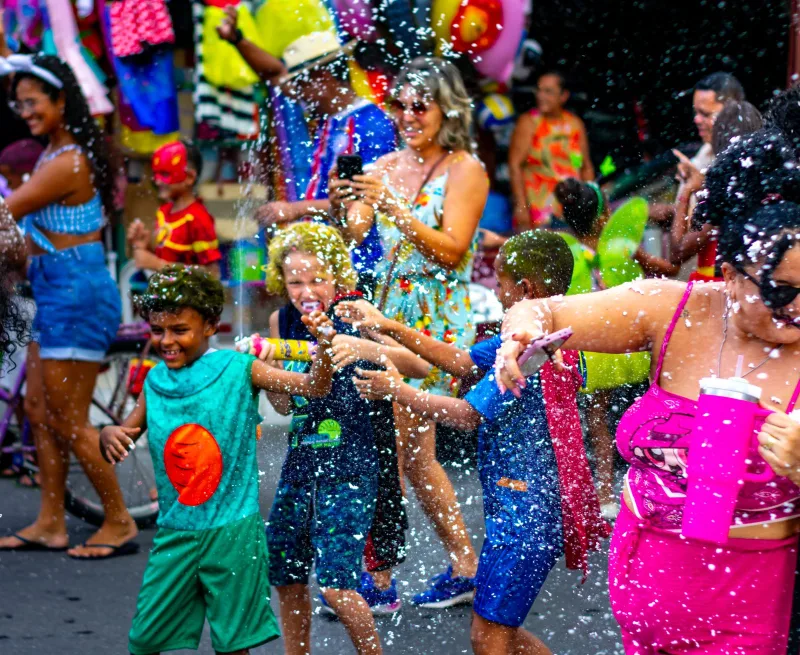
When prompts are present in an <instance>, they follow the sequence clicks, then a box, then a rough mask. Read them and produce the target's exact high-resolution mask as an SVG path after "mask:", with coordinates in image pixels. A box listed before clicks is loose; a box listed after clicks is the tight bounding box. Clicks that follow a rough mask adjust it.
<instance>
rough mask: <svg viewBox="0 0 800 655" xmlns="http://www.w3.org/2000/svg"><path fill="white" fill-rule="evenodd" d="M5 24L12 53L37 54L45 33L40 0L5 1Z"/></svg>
mask: <svg viewBox="0 0 800 655" xmlns="http://www.w3.org/2000/svg"><path fill="white" fill-rule="evenodd" d="M4 5H5V11H4V12H3V22H4V23H5V30H6V39H7V41H8V47H9V48H11V50H12V51H14V52H17V51H19V50H25V49H26V50H30V51H31V52H36V51H37V50H39V47H40V46H41V44H42V34H43V33H44V14H43V3H42V2H40V1H39V0H5V2H4Z"/></svg>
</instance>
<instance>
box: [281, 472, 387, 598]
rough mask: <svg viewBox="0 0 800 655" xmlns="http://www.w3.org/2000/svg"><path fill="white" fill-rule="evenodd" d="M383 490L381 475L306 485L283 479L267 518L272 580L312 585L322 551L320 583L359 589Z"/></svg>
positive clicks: (324, 585) (317, 571)
mask: <svg viewBox="0 0 800 655" xmlns="http://www.w3.org/2000/svg"><path fill="white" fill-rule="evenodd" d="M377 489H378V482H377V479H375V478H360V479H358V480H353V481H350V482H318V481H314V480H312V481H310V482H308V483H305V484H299V483H294V482H292V483H286V482H284V481H283V480H281V482H280V483H279V484H278V490H277V492H276V494H275V500H274V502H273V503H272V511H271V512H270V515H269V521H268V522H267V545H268V546H269V580H270V582H271V583H272V584H273V585H275V586H277V587H280V586H285V585H290V584H308V577H309V574H310V573H311V565H312V563H313V562H314V558H315V555H316V566H315V571H316V574H317V583H318V584H319V586H320V587H329V588H331V589H356V588H357V587H358V583H359V582H360V580H361V570H362V566H361V558H362V555H363V554H364V545H365V544H366V540H367V535H368V534H369V530H370V527H371V526H372V518H373V515H374V514H375V497H376V495H377Z"/></svg>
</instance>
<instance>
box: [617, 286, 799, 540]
mask: <svg viewBox="0 0 800 655" xmlns="http://www.w3.org/2000/svg"><path fill="white" fill-rule="evenodd" d="M692 286H693V285H692V283H691V282H690V283H689V285H688V286H687V288H686V293H685V294H684V296H683V298H682V299H681V302H680V304H679V305H678V309H677V311H676V312H675V315H674V316H673V317H672V321H671V322H670V325H669V328H668V329H667V333H666V334H665V335H664V342H663V343H662V344H661V352H660V353H659V355H658V362H657V364H656V370H655V377H654V378H653V382H652V383H651V384H650V388H649V389H648V390H647V392H646V393H645V394H644V395H643V396H642V397H641V398H638V399H637V400H636V401H635V402H634V403H633V405H631V407H630V408H629V409H628V411H627V412H625V414H624V415H623V417H622V419H621V420H620V423H619V427H618V428H617V448H619V451H620V453H621V454H622V456H623V457H624V458H625V460H626V461H627V462H628V463H629V464H630V465H631V466H630V468H629V469H628V472H627V473H626V474H625V487H626V488H627V490H628V494H629V497H630V499H631V501H632V502H633V505H634V512H635V513H636V515H637V516H638V517H639V518H640V519H644V520H646V521H647V522H648V523H649V524H650V525H652V526H653V527H655V528H658V529H662V530H672V531H680V529H681V522H682V521H683V505H684V502H685V499H686V470H687V466H688V463H689V443H690V439H691V432H692V428H693V425H694V416H695V413H696V411H697V402H696V401H694V400H690V399H689V398H685V397H683V396H679V395H677V394H674V393H671V392H669V391H666V390H665V389H663V388H661V387H660V386H659V384H658V383H659V381H660V376H661V367H662V364H663V362H664V354H665V353H666V351H667V345H668V343H669V340H670V337H671V336H672V332H673V330H674V329H675V325H676V323H677V321H678V317H679V316H680V314H681V312H682V311H683V308H684V306H685V305H686V302H687V301H688V300H689V296H690V295H691V292H692ZM798 385H800V382H798ZM792 409H793V408H792V407H789V408H788V411H791V410H792ZM762 424H763V419H757V422H756V432H758V431H759V430H760V428H761V426H762ZM757 447H758V443H757V441H756V440H755V435H754V437H753V445H752V446H751V452H750V457H751V459H752V460H753V462H754V464H753V472H754V473H757V472H759V471H760V470H763V467H766V466H768V465H767V463H766V462H764V460H763V459H762V458H761V456H760V455H759V454H758V450H757ZM798 498H800V488H798V487H797V486H796V485H795V484H793V483H792V482H790V481H789V480H788V479H787V478H779V477H775V478H774V479H773V480H771V481H770V482H759V483H754V482H745V484H744V485H743V487H742V490H741V493H740V494H739V498H738V500H737V502H736V512H735V514H734V518H733V525H747V524H752V523H766V522H770V521H780V520H785V519H788V518H792V517H795V516H800V503H794V502H793V501H795V500H797V499H798Z"/></svg>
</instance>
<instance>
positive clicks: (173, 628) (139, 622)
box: [100, 264, 335, 655]
mask: <svg viewBox="0 0 800 655" xmlns="http://www.w3.org/2000/svg"><path fill="white" fill-rule="evenodd" d="M138 300H139V302H138V304H139V308H140V310H141V312H142V315H143V316H144V318H145V319H146V320H147V321H148V323H149V324H150V331H151V335H152V340H153V346H154V348H155V349H156V351H157V352H158V354H159V355H160V356H161V358H162V361H161V362H160V363H159V364H158V365H157V366H156V367H155V368H154V369H153V370H152V371H150V373H149V374H148V376H147V378H146V380H145V384H144V392H143V393H142V394H141V395H140V396H139V400H138V402H137V404H136V407H135V408H134V410H133V412H132V413H131V414H130V416H128V417H127V418H126V419H125V422H124V423H123V425H121V426H109V427H106V428H104V429H103V431H102V433H101V435H100V449H101V452H102V454H103V457H104V458H105V459H106V460H107V461H110V462H120V461H122V460H124V459H125V458H126V457H127V455H128V452H129V451H130V450H132V449H133V448H134V441H135V440H136V438H137V437H138V436H139V435H140V434H141V433H142V432H143V431H144V430H147V431H148V443H149V446H150V454H151V457H152V460H153V469H154V473H155V478H156V485H157V487H158V504H159V517H158V526H159V530H158V533H157V534H156V536H155V539H154V546H153V549H152V551H151V552H150V559H149V560H148V563H147V569H146V571H145V574H144V580H143V582H142V588H141V590H140V592H139V599H138V602H137V609H136V615H135V616H134V618H133V625H132V626H131V631H130V637H129V650H130V652H131V653H132V654H133V655H149V654H151V653H159V652H161V651H165V650H177V649H181V648H195V649H196V648H197V646H198V643H199V641H200V635H201V633H202V630H203V624H204V623H205V620H206V618H208V622H209V624H210V626H211V642H212V644H213V646H214V650H216V651H217V652H218V653H230V654H232V655H233V654H236V655H246V654H247V653H248V652H249V649H250V648H254V647H255V646H258V645H259V644H262V643H264V642H267V641H270V640H272V639H275V638H276V637H277V636H278V626H277V623H276V621H275V616H274V615H273V613H272V609H271V608H270V589H269V578H268V575H267V569H268V562H267V544H266V539H265V536H264V527H263V521H262V519H261V515H260V513H259V507H258V463H257V461H256V439H257V432H258V426H259V423H260V422H261V418H260V416H259V415H258V394H259V391H260V390H261V389H265V390H267V391H273V392H283V393H299V394H303V395H305V396H309V397H315V396H321V395H326V394H327V393H328V392H329V391H330V388H331V376H332V357H331V352H330V346H331V340H332V339H333V336H334V334H335V333H334V332H333V330H332V327H331V321H330V319H328V318H327V317H326V316H324V315H323V314H321V313H319V312H316V313H314V314H310V315H309V316H305V317H303V323H304V324H305V325H306V327H307V328H308V330H309V332H310V333H311V334H312V335H313V336H314V338H315V339H316V340H317V341H318V343H319V348H318V350H317V357H316V361H315V363H314V365H313V367H312V369H311V371H310V373H309V374H307V375H306V374H302V373H293V372H289V371H283V370H280V369H276V368H273V367H271V366H269V365H267V364H266V363H264V362H262V361H259V360H257V359H256V358H255V357H253V356H252V355H245V354H241V353H237V352H235V351H232V350H215V349H214V348H211V347H209V339H210V338H211V337H212V336H213V335H214V334H215V333H216V331H217V325H218V323H219V318H220V315H221V313H222V305H223V301H224V294H223V289H222V285H221V284H220V282H219V281H218V280H217V279H216V278H215V277H214V276H213V275H212V274H210V273H209V272H208V271H205V270H203V269H201V268H200V267H197V266H192V267H184V266H182V265H180V264H171V265H168V266H166V267H165V268H163V269H162V270H161V271H160V272H159V273H156V274H155V275H153V276H152V277H151V278H150V281H149V285H148V288H147V291H146V292H145V294H143V296H141V297H140V298H139V299H138ZM326 328H327V329H326Z"/></svg>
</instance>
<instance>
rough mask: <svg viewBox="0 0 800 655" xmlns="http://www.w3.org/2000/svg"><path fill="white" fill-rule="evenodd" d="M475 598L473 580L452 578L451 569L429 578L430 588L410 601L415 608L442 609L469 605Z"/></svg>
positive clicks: (450, 567) (448, 568)
mask: <svg viewBox="0 0 800 655" xmlns="http://www.w3.org/2000/svg"><path fill="white" fill-rule="evenodd" d="M473 598H475V578H464V577H457V578H454V577H453V567H452V566H449V567H447V571H445V572H444V573H440V574H439V575H436V576H434V577H433V578H431V587H430V589H426V590H425V591H423V592H422V593H419V594H417V595H416V596H414V598H413V599H412V600H411V602H412V603H414V605H416V606H417V607H427V608H429V609H444V608H445V607H453V606H454V605H469V604H470V603H471V602H472V599H473Z"/></svg>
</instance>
